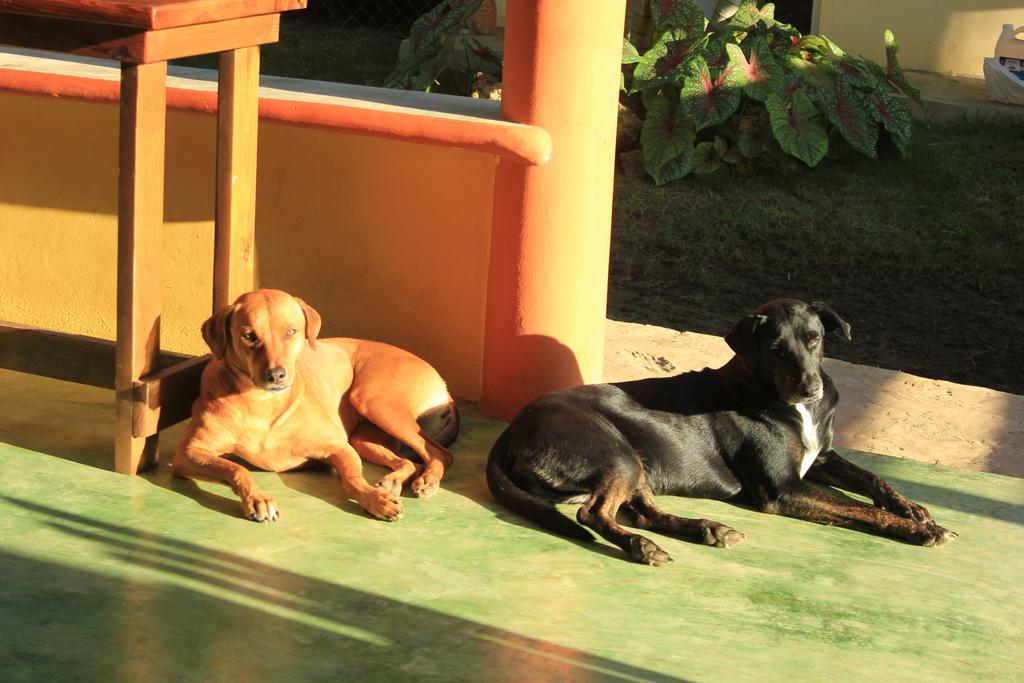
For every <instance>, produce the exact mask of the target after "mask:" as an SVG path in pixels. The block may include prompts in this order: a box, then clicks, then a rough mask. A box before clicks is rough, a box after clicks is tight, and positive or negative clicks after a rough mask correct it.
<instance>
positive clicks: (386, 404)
mask: <svg viewBox="0 0 1024 683" xmlns="http://www.w3.org/2000/svg"><path fill="white" fill-rule="evenodd" d="M350 399H351V401H352V406H353V407H354V408H355V409H356V411H357V412H358V413H359V414H360V415H362V416H363V417H364V418H366V419H367V420H369V421H370V422H372V423H374V424H375V425H377V426H378V427H380V428H381V429H382V430H383V431H385V432H387V433H388V434H390V435H391V436H393V437H395V438H396V439H398V440H399V441H401V442H402V443H404V444H405V445H406V446H408V447H409V448H411V449H412V450H413V452H414V453H416V455H418V456H419V457H420V459H422V460H423V473H422V474H421V475H420V476H418V477H417V478H416V479H415V480H414V481H413V482H412V491H413V493H415V494H416V495H417V496H418V497H420V498H429V497H430V496H432V495H434V494H435V493H437V490H438V488H439V487H440V484H441V477H443V476H444V471H445V470H446V469H447V468H448V467H449V466H451V464H452V461H453V460H454V459H455V457H454V456H453V455H452V453H451V451H449V450H448V449H447V448H445V447H444V446H442V445H441V444H439V443H437V442H436V441H434V440H433V439H431V438H430V437H427V436H424V435H423V433H422V432H421V430H420V426H419V424H418V423H417V422H416V418H417V417H418V416H417V415H413V414H412V411H411V410H410V408H409V406H408V405H407V404H406V403H405V402H403V401H402V399H401V397H399V396H383V397H381V398H374V399H373V400H369V399H367V398H365V396H364V395H363V392H357V391H353V392H352V394H351V396H350Z"/></svg>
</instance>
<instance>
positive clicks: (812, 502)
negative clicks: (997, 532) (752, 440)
mask: <svg viewBox="0 0 1024 683" xmlns="http://www.w3.org/2000/svg"><path fill="white" fill-rule="evenodd" d="M759 507H760V509H761V511H762V512H768V513H772V514H782V515H785V516H786V517H795V518H797V519H804V520H807V521H809V522H817V523H818V524H831V525H835V526H842V527H849V528H853V529H861V530H864V531H869V532H871V533H875V534H880V535H883V536H892V537H895V538H901V539H903V540H905V541H908V542H910V543H914V544H917V545H923V546H933V545H943V544H945V543H947V542H949V541H951V540H953V539H954V538H956V537H957V534H956V533H955V532H953V531H948V530H946V529H943V528H942V527H940V526H938V525H937V524H934V523H933V524H923V523H921V522H918V521H915V520H912V519H907V518H906V517H899V516H897V515H894V514H893V513H891V512H889V511H888V510H883V509H881V508H877V507H874V506H873V505H868V504H866V503H861V502H860V501H857V500H852V499H850V498H840V497H838V496H836V495H834V494H829V493H826V492H824V491H819V490H818V489H815V488H813V487H811V486H809V485H808V484H806V483H804V482H802V481H801V482H798V483H797V484H794V485H792V486H790V487H788V490H785V491H784V492H783V493H781V495H779V496H778V497H776V498H772V499H765V500H761V501H760V502H759Z"/></svg>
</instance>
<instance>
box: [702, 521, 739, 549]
mask: <svg viewBox="0 0 1024 683" xmlns="http://www.w3.org/2000/svg"><path fill="white" fill-rule="evenodd" d="M744 538H746V536H745V535H744V534H741V533H740V532H738V531H736V530H735V529H733V528H731V527H727V526H725V525H724V524H718V523H717V522H712V523H711V525H710V526H707V527H704V543H705V545H713V546H715V547H716V548H732V547H734V546H737V545H739V544H740V542H741V541H742V540H743V539H744Z"/></svg>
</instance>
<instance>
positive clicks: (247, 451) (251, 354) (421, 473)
mask: <svg viewBox="0 0 1024 683" xmlns="http://www.w3.org/2000/svg"><path fill="white" fill-rule="evenodd" d="M319 332H320V315H319V314H318V313H317V312H316V311H315V310H313V308H312V307H310V306H309V305H307V304H306V303H305V302H304V301H302V299H299V298H296V297H293V296H291V295H289V294H286V293H285V292H281V291H278V290H274V289H261V290H258V291H255V292H250V293H248V294H243V295H242V296H241V297H239V298H238V300H237V301H236V302H235V303H234V304H232V305H230V306H225V307H224V308H223V309H221V310H220V311H218V312H217V313H216V314H215V315H214V316H213V317H211V318H210V319H209V320H207V321H206V322H205V323H203V339H204V340H206V343H207V344H208V345H209V346H210V350H211V351H212V352H213V358H214V359H213V360H212V361H210V363H209V364H208V365H207V366H206V369H205V370H204V372H203V378H202V386H201V390H200V395H199V399H198V400H197V401H196V402H195V404H194V405H193V406H192V422H191V423H190V424H189V426H188V428H187V429H186V430H185V433H184V434H183V435H182V438H181V442H180V443H179V444H178V450H177V453H176V454H175V456H174V464H173V465H172V466H171V472H172V473H173V474H175V475H176V476H179V477H185V478H190V479H202V480H206V481H216V482H223V483H225V484H227V485H228V486H230V487H231V490H232V491H234V492H235V493H236V494H237V495H238V496H239V497H241V499H242V506H243V507H244V509H245V516H246V517H247V518H249V519H252V520H256V521H258V522H266V521H271V522H272V521H275V520H276V519H277V518H278V515H279V512H278V508H277V504H276V503H275V502H274V500H273V499H272V498H270V497H268V496H266V495H265V494H264V493H263V492H262V491H261V490H260V489H259V487H258V486H257V485H256V482H255V481H254V480H253V477H252V475H251V474H250V473H249V471H248V470H247V469H246V468H245V467H243V466H241V465H239V464H238V463H236V462H232V461H231V460H229V459H226V458H224V457H223V456H225V455H236V456H239V457H241V458H243V459H245V460H246V461H248V462H250V463H252V464H253V465H255V466H257V467H260V468H262V469H265V470H271V471H274V472H282V471H284V470H291V469H295V468H297V467H300V466H302V465H304V464H306V463H308V462H309V461H322V462H326V463H329V464H330V465H331V466H332V467H334V469H335V470H336V471H337V473H338V476H340V477H341V487H342V489H343V490H344V492H345V493H346V495H348V496H350V497H351V498H353V499H355V500H356V501H357V502H358V503H359V504H360V505H361V506H362V507H363V509H365V510H366V511H367V512H369V513H370V514H371V515H373V516H374V517H379V518H380V519H384V520H387V521H396V520H398V519H399V518H401V516H402V504H401V502H399V499H398V496H399V494H400V493H401V491H402V485H403V484H404V483H405V482H407V481H409V480H411V479H414V481H413V482H412V490H413V492H414V493H415V494H416V495H417V496H419V497H421V498H426V497H428V496H431V495H433V494H434V493H436V492H437V489H438V484H439V483H440V481H441V477H442V475H443V474H444V471H445V468H447V467H448V466H449V465H451V463H452V454H451V452H449V451H448V450H447V449H446V448H445V446H446V445H447V444H449V443H451V442H452V441H453V440H454V439H455V436H456V435H457V433H458V428H459V414H458V410H457V409H456V407H455V403H454V401H453V400H452V397H451V396H450V395H449V393H448V389H447V387H446V386H445V383H444V380H442V379H441V377H440V375H438V374H437V371H436V370H434V368H432V367H431V366H430V365H429V364H427V363H426V362H425V361H423V360H421V359H420V358H417V357H416V356H414V355H412V354H411V353H408V352H407V351H403V350H401V349H399V348H396V347H394V346H390V345H388V344H382V343H379V342H371V341H362V340H359V339H342V338H336V339H320V340H318V339H317V334H318V333H319ZM401 444H405V445H406V446H408V447H409V448H411V449H412V450H413V451H414V452H415V454H416V455H418V456H419V458H420V459H421V460H422V462H423V466H422V467H420V466H418V465H416V464H414V463H413V462H412V461H411V460H409V459H407V458H403V457H400V456H399V455H397V453H396V451H397V450H398V448H399V447H400V445H401ZM360 456H362V457H363V458H365V459H366V460H368V461H369V462H372V463H376V464H378V465H382V466H384V467H387V468H389V469H390V470H391V472H390V473H389V474H387V475H386V476H385V477H384V478H383V479H381V480H380V481H379V482H377V484H376V485H371V484H370V483H369V482H367V481H366V479H365V478H364V477H363V474H362V464H361V462H360V459H359V458H360Z"/></svg>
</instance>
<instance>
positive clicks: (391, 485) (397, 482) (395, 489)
mask: <svg viewBox="0 0 1024 683" xmlns="http://www.w3.org/2000/svg"><path fill="white" fill-rule="evenodd" d="M374 486H376V487H377V488H379V489H380V490H381V491H384V492H385V493H387V494H388V495H389V496H391V497H393V498H398V497H400V496H401V495H402V480H401V479H399V478H397V477H393V476H391V475H388V476H386V477H384V478H383V479H381V480H380V481H378V482H377V483H376V484H374Z"/></svg>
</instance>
